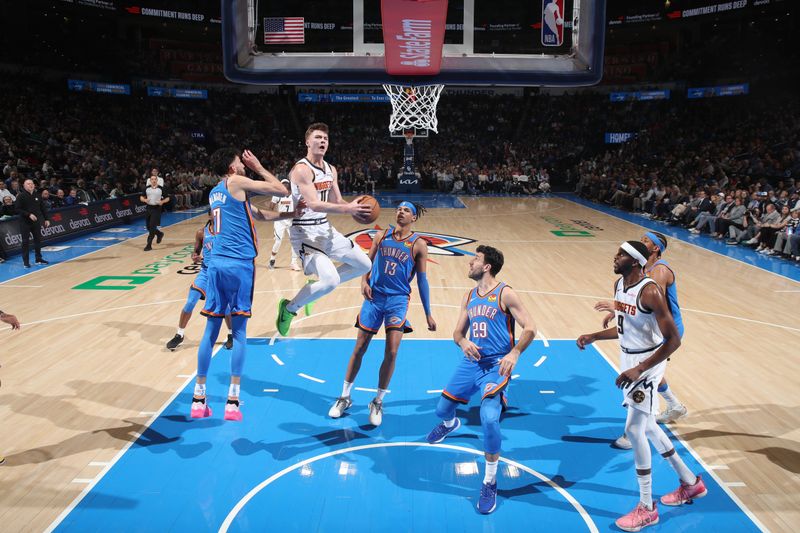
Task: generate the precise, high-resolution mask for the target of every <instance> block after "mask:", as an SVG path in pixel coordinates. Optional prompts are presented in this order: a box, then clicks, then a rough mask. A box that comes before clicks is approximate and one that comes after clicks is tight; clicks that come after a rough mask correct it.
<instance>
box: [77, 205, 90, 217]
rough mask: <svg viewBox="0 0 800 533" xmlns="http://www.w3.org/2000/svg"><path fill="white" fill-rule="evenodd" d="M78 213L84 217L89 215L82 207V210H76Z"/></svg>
mask: <svg viewBox="0 0 800 533" xmlns="http://www.w3.org/2000/svg"><path fill="white" fill-rule="evenodd" d="M78 213H80V214H81V215H83V216H86V215H88V214H89V210H88V209H86V208H85V207H82V208H80V209H78Z"/></svg>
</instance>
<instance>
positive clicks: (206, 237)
mask: <svg viewBox="0 0 800 533" xmlns="http://www.w3.org/2000/svg"><path fill="white" fill-rule="evenodd" d="M212 224H213V221H209V222H208V224H206V225H205V226H204V227H203V262H202V263H201V266H202V268H208V260H209V259H211V249H212V248H213V247H214V233H213V232H212V229H211V226H212Z"/></svg>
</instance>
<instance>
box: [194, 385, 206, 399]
mask: <svg viewBox="0 0 800 533" xmlns="http://www.w3.org/2000/svg"><path fill="white" fill-rule="evenodd" d="M194 395H195V396H196V397H197V398H202V397H203V396H205V395H206V384H205V383H195V384H194Z"/></svg>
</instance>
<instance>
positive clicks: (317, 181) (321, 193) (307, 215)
mask: <svg viewBox="0 0 800 533" xmlns="http://www.w3.org/2000/svg"><path fill="white" fill-rule="evenodd" d="M295 164H296V165H306V166H307V167H308V168H310V169H311V171H312V172H313V173H314V188H315V189H317V199H318V200H320V201H321V202H327V201H328V194H329V193H330V191H331V189H332V188H333V170H332V169H331V166H330V165H329V164H328V163H327V162H326V161H324V160H323V161H322V166H323V168H320V167H318V166H316V165H315V164H313V163H312V162H311V161H309V160H308V159H307V158H305V157H304V158H303V159H301V160H300V161H298V162H297V163H295ZM302 199H303V196H302V195H301V194H300V189H298V188H297V185H295V183H294V182H292V201H293V202H294V205H297V204H298V203H299V202H300V200H302ZM326 216H327V215H326V214H325V213H317V212H316V211H313V210H311V209H310V208H305V209H304V210H303V214H302V215H301V216H299V217H297V218H295V219H294V222H295V225H305V224H303V222H306V224H307V223H308V222H307V221H314V220H324V219H325V218H326Z"/></svg>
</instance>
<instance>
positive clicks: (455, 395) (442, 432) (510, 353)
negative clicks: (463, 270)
mask: <svg viewBox="0 0 800 533" xmlns="http://www.w3.org/2000/svg"><path fill="white" fill-rule="evenodd" d="M476 251H477V253H476V254H475V257H473V258H472V260H471V261H470V262H469V273H468V276H469V277H470V279H472V280H474V281H475V282H476V284H477V285H476V287H475V288H474V289H472V290H471V291H469V292H468V293H467V294H466V295H465V296H464V298H463V300H462V301H461V312H460V314H459V317H458V322H457V323H456V329H455V331H454V332H453V340H454V341H455V343H456V344H457V345H458V346H459V348H461V351H462V352H463V353H464V357H463V358H462V359H461V362H460V363H459V364H458V366H457V367H456V371H455V372H454V373H453V377H451V378H450V382H449V383H448V384H447V386H446V387H445V388H444V391H443V392H442V397H441V398H439V403H438V405H437V406H436V416H438V417H439V418H441V419H442V422H441V423H440V424H439V425H438V426H436V427H435V428H433V430H432V431H431V432H430V433H429V434H428V437H427V441H428V442H429V443H431V444H436V443H438V442H442V441H443V440H444V438H445V437H446V436H447V435H449V434H450V433H452V432H453V431H455V430H456V429H458V428H459V427H460V426H461V422H460V421H459V420H458V418H457V417H456V407H457V406H458V404H464V405H466V404H467V403H469V399H470V398H471V397H472V395H474V394H475V393H476V392H480V394H481V426H482V427H483V451H484V456H485V458H486V472H485V475H484V478H483V485H482V486H481V492H480V497H479V499H478V511H479V512H481V513H483V514H488V513H491V512H492V511H494V508H495V504H496V500H497V464H498V461H499V460H500V440H501V437H500V414H501V412H502V410H503V407H504V405H505V403H506V402H505V397H504V396H505V392H506V389H507V387H508V383H509V381H510V380H511V372H512V371H513V370H514V366H516V364H517V361H518V360H519V356H520V354H521V353H522V352H524V351H525V349H526V348H527V347H528V345H529V344H530V343H531V342H532V341H533V338H534V336H535V335H536V329H535V327H534V325H533V320H531V317H530V315H529V314H528V311H527V309H525V307H524V306H523V305H522V302H521V301H520V299H519V297H518V296H517V293H515V292H514V291H513V290H512V289H511V287H509V286H508V285H506V284H505V283H503V282H498V281H497V280H496V279H495V276H496V275H497V273H498V272H500V269H501V268H502V267H503V253H502V252H500V250H497V249H496V248H492V247H491V246H478V248H477V250H476ZM515 323H516V324H519V325H520V326H521V327H522V334H521V335H520V339H519V342H518V343H516V344H515V342H514V326H515ZM468 332H469V337H470V338H469V339H467V337H466V335H467V333H468Z"/></svg>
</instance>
